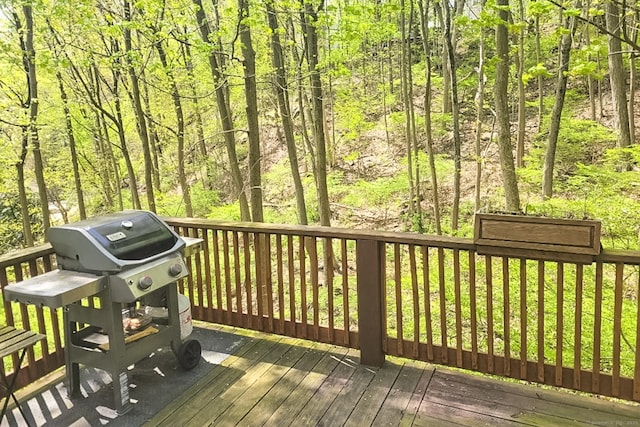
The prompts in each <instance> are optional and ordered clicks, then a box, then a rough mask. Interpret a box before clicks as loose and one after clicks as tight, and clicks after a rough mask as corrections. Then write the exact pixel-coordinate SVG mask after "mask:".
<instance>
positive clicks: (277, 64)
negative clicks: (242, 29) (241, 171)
mask: <svg viewBox="0 0 640 427" xmlns="http://www.w3.org/2000/svg"><path fill="white" fill-rule="evenodd" d="M265 5H266V8H267V20H268V22H269V29H270V30H271V61H272V65H273V69H274V72H275V76H274V80H275V82H274V90H275V92H276V99H277V102H278V112H279V114H280V121H281V122H282V128H283V129H284V138H285V142H286V144H287V155H288V158H289V166H290V168H291V177H292V179H293V185H294V188H295V195H296V208H297V209H296V211H297V215H298V222H299V223H300V224H308V219H307V205H306V201H305V196H304V187H303V186H302V180H301V179H300V167H299V165H298V152H297V149H296V141H295V136H294V132H293V123H292V120H291V107H290V104H289V86H288V82H287V78H286V70H285V61H284V51H283V49H282V43H281V41H280V35H279V33H280V29H281V27H280V26H279V25H278V16H277V14H276V10H275V8H274V6H273V0H268V1H267V2H266V3H265Z"/></svg>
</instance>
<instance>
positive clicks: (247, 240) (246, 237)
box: [238, 232, 260, 330]
mask: <svg viewBox="0 0 640 427" xmlns="http://www.w3.org/2000/svg"><path fill="white" fill-rule="evenodd" d="M251 236H252V235H251V234H249V233H248V232H244V233H242V242H243V244H244V246H243V249H244V289H245V291H244V292H245V297H246V298H247V327H249V328H250V327H251V326H252V325H254V322H253V315H254V306H253V287H252V286H251ZM255 237H256V236H255V235H253V238H254V239H255ZM240 314H242V313H240ZM238 323H241V321H240V322H238ZM255 327H256V328H260V324H259V323H258V324H257V325H255ZM258 330H260V329H258Z"/></svg>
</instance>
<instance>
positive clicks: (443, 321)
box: [438, 248, 449, 365]
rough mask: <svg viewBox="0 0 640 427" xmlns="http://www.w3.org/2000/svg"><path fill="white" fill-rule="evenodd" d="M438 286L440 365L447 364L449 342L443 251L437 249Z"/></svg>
mask: <svg viewBox="0 0 640 427" xmlns="http://www.w3.org/2000/svg"><path fill="white" fill-rule="evenodd" d="M438 286H439V293H440V295H439V297H440V334H441V335H440V336H441V343H442V363H444V364H445V365H446V364H448V363H449V342H448V341H449V340H448V339H447V298H446V285H445V277H444V249H443V248H438Z"/></svg>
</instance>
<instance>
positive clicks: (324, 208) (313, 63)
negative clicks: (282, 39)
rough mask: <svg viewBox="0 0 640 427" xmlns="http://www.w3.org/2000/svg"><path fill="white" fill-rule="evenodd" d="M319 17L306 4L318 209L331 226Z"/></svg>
mask: <svg viewBox="0 0 640 427" xmlns="http://www.w3.org/2000/svg"><path fill="white" fill-rule="evenodd" d="M317 21H318V15H317V13H316V11H315V10H314V7H313V5H312V4H311V3H308V2H305V3H304V22H303V31H304V34H305V39H306V42H307V46H306V47H307V64H308V66H309V79H310V82H311V94H312V102H313V130H314V139H315V150H316V151H315V152H316V167H315V169H316V188H317V191H318V209H319V211H320V212H319V214H320V224H321V225H324V226H330V225H331V208H330V206H329V191H328V188H327V153H326V140H325V134H324V106H323V101H322V82H321V80H320V70H319V69H318V34H317V32H316V25H317Z"/></svg>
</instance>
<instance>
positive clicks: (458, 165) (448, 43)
mask: <svg viewBox="0 0 640 427" xmlns="http://www.w3.org/2000/svg"><path fill="white" fill-rule="evenodd" d="M443 6H444V17H443V16H442V7H441V6H440V3H435V7H436V12H437V13H438V18H439V19H440V23H441V25H442V27H443V28H444V44H445V48H446V52H447V69H448V70H449V72H450V76H449V80H450V82H451V90H450V95H451V113H452V121H453V164H454V172H453V206H452V208H451V228H452V229H453V230H454V231H456V230H458V219H459V211H460V179H461V174H462V155H461V141H460V105H459V103H458V79H457V76H456V60H455V52H454V50H453V45H454V42H453V33H452V31H451V25H452V21H451V8H450V6H449V4H448V3H447V2H444V3H443Z"/></svg>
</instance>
